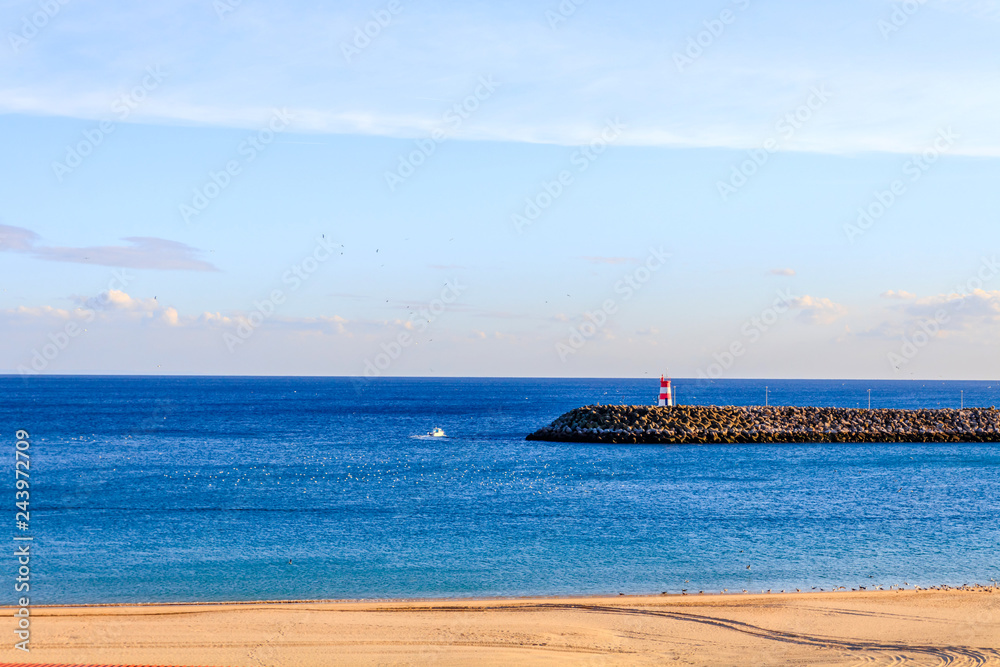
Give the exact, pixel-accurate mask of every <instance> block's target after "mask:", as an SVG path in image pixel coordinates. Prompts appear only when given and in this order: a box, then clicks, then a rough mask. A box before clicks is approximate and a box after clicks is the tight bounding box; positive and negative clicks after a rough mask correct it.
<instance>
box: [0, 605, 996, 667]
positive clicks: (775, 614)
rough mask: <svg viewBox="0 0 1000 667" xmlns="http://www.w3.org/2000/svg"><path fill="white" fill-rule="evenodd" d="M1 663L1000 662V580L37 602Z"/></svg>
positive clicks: (1, 655)
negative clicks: (824, 588)
mask: <svg viewBox="0 0 1000 667" xmlns="http://www.w3.org/2000/svg"><path fill="white" fill-rule="evenodd" d="M5 613H12V611H11V610H8V611H7V612H5ZM0 662H19V663H25V664H26V663H35V664H44V663H56V662H62V663H76V664H80V663H102V664H107V663H117V664H146V665H152V664H155V665H205V666H207V665H216V666H219V667H221V666H226V665H228V666H234V667H235V666H240V667H242V666H250V665H282V666H283V665H302V666H306V665H410V664H413V665H422V664H426V665H430V664H444V665H464V664H477V665H529V664H530V665H556V664H583V665H664V664H666V665H674V664H675V665H682V664H683V665H775V664H782V665H844V664H851V665H856V664H890V663H893V664H895V663H899V662H905V663H906V664H914V665H939V664H940V665H943V664H950V665H966V664H967V665H984V664H998V665H1000V591H996V590H994V591H990V590H989V589H980V590H940V591H939V590H930V591H928V590H922V591H911V590H903V591H866V592H839V593H790V594H765V595H761V594H736V595H732V594H730V595H687V596H676V595H670V596H642V597H637V596H618V597H609V598H602V597H586V598H532V599H509V600H458V601H451V600H448V601H440V600H424V601H416V600H413V601H386V602H372V601H366V602H281V603H276V602H259V603H235V604H178V605H124V606H86V607H84V606H67V607H36V608H35V609H33V610H32V650H31V653H30V654H25V653H23V652H21V651H16V650H14V649H13V648H12V642H8V643H6V644H5V645H4V646H3V648H2V649H0Z"/></svg>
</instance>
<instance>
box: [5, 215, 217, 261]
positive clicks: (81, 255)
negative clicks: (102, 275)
mask: <svg viewBox="0 0 1000 667" xmlns="http://www.w3.org/2000/svg"><path fill="white" fill-rule="evenodd" d="M40 240H41V237H40V236H39V235H38V234H36V233H35V232H33V231H31V230H30V229H24V228H23V227H12V226H10V225H0V251H8V252H18V253H25V254H28V255H31V256H32V257H34V258H35V259H40V260H44V261H47V262H72V263H76V264H96V265H99V266H113V267H116V268H124V269H158V270H161V271H218V269H217V268H216V267H215V266H213V265H212V264H210V263H208V262H206V261H204V260H202V259H199V258H198V255H199V254H200V252H201V251H199V250H198V249H197V248H192V247H191V246H189V245H185V244H184V243H178V242H177V241H168V240H166V239H160V238H156V237H152V236H128V237H126V238H124V239H122V240H124V241H128V243H129V245H122V246H113V245H109V246H86V247H71V246H48V245H42V244H41V243H40Z"/></svg>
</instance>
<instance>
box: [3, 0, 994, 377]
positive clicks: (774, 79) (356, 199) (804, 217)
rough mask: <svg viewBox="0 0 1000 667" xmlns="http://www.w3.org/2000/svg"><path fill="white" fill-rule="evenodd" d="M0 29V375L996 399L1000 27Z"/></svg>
mask: <svg viewBox="0 0 1000 667" xmlns="http://www.w3.org/2000/svg"><path fill="white" fill-rule="evenodd" d="M0 32H2V34H3V42H2V43H0V145H2V146H3V151H4V158H5V159H3V160H2V161H0V195H2V196H0V332H2V336H0V373H15V374H16V373H23V374H60V373H122V374H180V375H192V374H212V375H354V376H369V377H373V376H401V375H411V376H425V375H426V376H558V377H655V376H657V375H659V374H661V373H664V372H667V373H669V374H671V375H673V376H674V377H710V378H747V377H751V378H770V377H773V378H873V379H874V378H879V379H894V378H895V379H913V378H918V379H920V378H923V379H937V378H944V379H985V380H991V379H996V378H998V377H1000V343H998V341H1000V264H998V255H1000V231H998V225H997V222H998V212H1000V188H998V187H997V185H996V184H997V183H998V182H1000V123H997V122H996V109H997V108H998V106H1000V85H998V84H1000V52H998V51H997V49H996V48H995V44H996V40H997V37H998V35H1000V2H998V1H996V0H923V1H920V0H908V1H907V2H901V3H894V2H885V1H882V0H845V1H844V2H840V3H813V2H806V3H802V2H778V1H775V0H772V1H770V2H768V1H765V0H732V1H729V2H725V1H723V2H689V3H653V2H632V3H628V4H621V3H613V4H612V3H602V2H599V1H598V0H562V2H556V1H554V0H553V1H551V2H517V1H511V2H505V3H496V2H462V3H457V2H421V3H410V2H408V1H407V0H387V1H376V2H337V3H315V2H310V3H306V2H284V3H262V2H255V1H254V0H197V1H195V0H191V1H181V0H177V1H169V0H164V1H162V2H156V3H145V4H135V3H125V2H118V1H116V0H107V1H103V2H88V1H86V0H45V1H42V2H39V1H38V0H35V1H33V2H21V1H16V2H15V1H8V0H0Z"/></svg>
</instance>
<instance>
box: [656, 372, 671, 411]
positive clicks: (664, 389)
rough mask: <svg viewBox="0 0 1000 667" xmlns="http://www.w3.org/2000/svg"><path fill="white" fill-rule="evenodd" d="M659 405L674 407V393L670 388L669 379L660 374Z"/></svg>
mask: <svg viewBox="0 0 1000 667" xmlns="http://www.w3.org/2000/svg"><path fill="white" fill-rule="evenodd" d="M658 405H660V406H661V407H663V406H666V407H671V408H672V407H674V394H673V392H672V391H671V390H670V380H668V379H666V378H664V377H663V376H662V375H661V376H660V402H659V404H658Z"/></svg>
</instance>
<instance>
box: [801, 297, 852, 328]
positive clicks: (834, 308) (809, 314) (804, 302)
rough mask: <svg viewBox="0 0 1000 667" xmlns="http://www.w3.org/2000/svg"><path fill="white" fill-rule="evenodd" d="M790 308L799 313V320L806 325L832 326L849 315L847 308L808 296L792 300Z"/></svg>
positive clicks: (828, 300) (827, 300) (825, 299)
mask: <svg viewBox="0 0 1000 667" xmlns="http://www.w3.org/2000/svg"><path fill="white" fill-rule="evenodd" d="M789 306H790V307H791V308H792V309H794V310H798V311H799V314H798V320H799V321H800V322H803V323H805V324H821V325H826V324H831V323H833V322H836V321H837V320H839V319H840V318H841V317H843V316H844V315H846V314H847V308H846V307H845V306H843V305H841V304H839V303H834V302H833V301H831V300H830V299H827V298H817V297H814V296H809V295H808V294H807V295H805V296H802V297H797V298H795V299H792V300H791V301H790V302H789Z"/></svg>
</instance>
